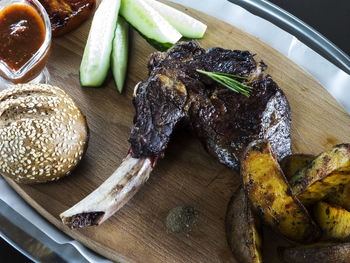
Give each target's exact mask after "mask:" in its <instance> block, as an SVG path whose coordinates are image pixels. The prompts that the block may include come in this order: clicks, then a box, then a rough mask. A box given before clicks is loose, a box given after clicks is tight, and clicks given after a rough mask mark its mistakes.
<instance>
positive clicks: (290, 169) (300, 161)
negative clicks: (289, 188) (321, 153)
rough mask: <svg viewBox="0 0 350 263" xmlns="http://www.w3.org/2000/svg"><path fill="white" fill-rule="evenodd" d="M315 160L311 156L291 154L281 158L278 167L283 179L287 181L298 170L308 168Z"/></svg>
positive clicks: (313, 156)
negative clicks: (283, 176)
mask: <svg viewBox="0 0 350 263" xmlns="http://www.w3.org/2000/svg"><path fill="white" fill-rule="evenodd" d="M315 158H316V156H315V155H312V154H303V153H298V154H291V155H288V156H286V157H285V158H283V160H282V161H281V162H280V165H281V168H282V171H283V173H284V175H285V177H286V178H287V180H289V179H290V178H292V177H293V175H294V174H295V173H296V172H297V171H298V170H300V169H301V168H304V167H306V166H308V165H309V164H310V163H311V162H312V161H313V160H314V159H315Z"/></svg>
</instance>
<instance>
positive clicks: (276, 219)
mask: <svg viewBox="0 0 350 263" xmlns="http://www.w3.org/2000/svg"><path fill="white" fill-rule="evenodd" d="M241 175H242V177H243V185H244V189H245V191H246V193H247V196H248V198H249V200H250V202H251V205H252V208H253V209H254V210H255V211H256V212H257V213H258V215H260V216H261V217H262V220H263V222H265V224H267V225H269V226H271V227H272V228H273V229H275V230H276V231H277V232H279V233H281V234H282V235H284V236H285V237H287V238H289V239H291V240H294V241H297V242H301V243H309V242H311V241H314V240H315V239H316V238H317V237H318V236H319V233H320V231H319V228H318V227H317V226H316V224H315V223H314V221H313V220H312V219H311V217H310V215H309V213H308V212H307V210H306V209H305V207H304V206H303V205H302V204H301V203H300V202H299V200H298V199H297V198H295V196H294V194H293V192H292V191H291V189H290V186H289V184H288V182H287V179H286V178H285V176H284V174H283V171H282V169H281V168H280V166H279V164H278V162H277V158H276V155H275V154H274V153H273V152H272V149H271V146H270V143H269V142H267V141H265V140H258V141H253V142H252V143H251V144H249V145H248V147H247V149H246V152H245V153H244V155H243V159H242V161H241Z"/></svg>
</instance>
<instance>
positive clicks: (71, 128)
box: [0, 84, 88, 184]
mask: <svg viewBox="0 0 350 263" xmlns="http://www.w3.org/2000/svg"><path fill="white" fill-rule="evenodd" d="M87 141H88V127H87V124H86V121H85V117H84V116H83V114H82V113H81V111H80V109H79V108H78V106H77V105H76V104H75V102H74V101H73V99H72V98H71V97H70V96H69V95H67V94H66V93H65V92H64V91H63V90H61V89H59V88H57V87H53V86H50V85H46V84H19V85H15V86H13V87H10V88H8V89H6V90H3V91H2V92H0V174H2V175H5V176H8V177H10V178H12V179H14V180H15V181H17V182H19V183H26V184H31V183H43V182H47V181H54V180H58V179H60V178H61V177H63V176H65V175H68V174H69V173H70V172H71V171H72V170H73V169H74V168H75V167H76V166H77V165H78V163H79V162H80V160H81V158H82V157H83V155H84V153H85V151H86V148H87Z"/></svg>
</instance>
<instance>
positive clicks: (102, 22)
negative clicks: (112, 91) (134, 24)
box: [79, 0, 121, 87]
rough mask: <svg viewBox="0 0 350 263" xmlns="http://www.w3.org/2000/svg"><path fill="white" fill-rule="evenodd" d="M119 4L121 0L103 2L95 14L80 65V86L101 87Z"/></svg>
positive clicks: (110, 49)
mask: <svg viewBox="0 0 350 263" xmlns="http://www.w3.org/2000/svg"><path fill="white" fill-rule="evenodd" d="M120 4H121V0H103V1H102V2H101V4H100V5H99V7H98V8H97V10H96V12H95V15H94V18H93V20H92V24H91V28H90V32H89V37H88V40H87V43H86V46H85V49H84V55H83V59H82V61H81V64H80V71H79V73H80V84H81V85H82V86H89V87H97V86H101V85H102V83H103V82H104V80H105V78H106V76H107V73H108V69H109V67H110V61H111V52H112V41H113V37H114V31H115V27H116V24H117V19H118V12H119V8H120Z"/></svg>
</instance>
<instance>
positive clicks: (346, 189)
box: [328, 184, 350, 211]
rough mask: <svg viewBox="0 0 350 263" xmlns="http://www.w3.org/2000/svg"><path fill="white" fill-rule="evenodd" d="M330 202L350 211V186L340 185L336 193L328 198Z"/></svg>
mask: <svg viewBox="0 0 350 263" xmlns="http://www.w3.org/2000/svg"><path fill="white" fill-rule="evenodd" d="M328 202H329V203H331V204H334V205H339V206H341V207H343V208H345V209H346V210H348V211H350V184H346V185H340V186H339V187H338V189H337V190H336V192H335V193H332V194H331V195H329V196H328Z"/></svg>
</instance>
